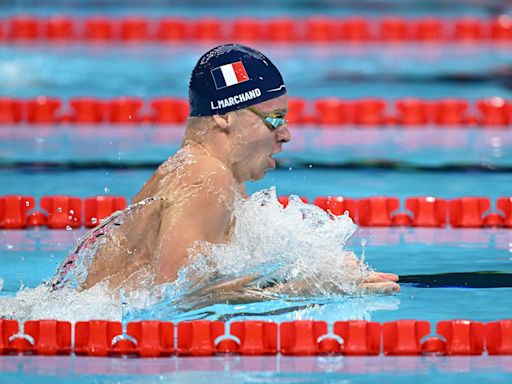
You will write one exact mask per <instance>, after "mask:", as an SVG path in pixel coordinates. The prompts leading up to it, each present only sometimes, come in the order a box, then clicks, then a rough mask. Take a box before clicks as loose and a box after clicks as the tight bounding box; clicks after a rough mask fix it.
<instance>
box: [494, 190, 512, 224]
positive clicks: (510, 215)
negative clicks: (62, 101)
mask: <svg viewBox="0 0 512 384" xmlns="http://www.w3.org/2000/svg"><path fill="white" fill-rule="evenodd" d="M496 207H497V208H498V209H499V210H500V211H501V212H503V213H504V215H505V217H504V218H503V225H504V226H505V227H507V228H512V197H500V198H499V199H498V200H497V202H496Z"/></svg>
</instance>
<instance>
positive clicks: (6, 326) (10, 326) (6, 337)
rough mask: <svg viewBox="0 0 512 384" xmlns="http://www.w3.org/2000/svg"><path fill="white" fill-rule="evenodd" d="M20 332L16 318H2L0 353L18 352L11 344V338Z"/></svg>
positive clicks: (0, 325) (0, 324)
mask: <svg viewBox="0 0 512 384" xmlns="http://www.w3.org/2000/svg"><path fill="white" fill-rule="evenodd" d="M17 333H18V322H17V321H16V320H3V319H0V355H7V354H11V353H16V350H15V349H14V348H13V347H12V345H11V338H12V337H13V336H14V335H16V334H17Z"/></svg>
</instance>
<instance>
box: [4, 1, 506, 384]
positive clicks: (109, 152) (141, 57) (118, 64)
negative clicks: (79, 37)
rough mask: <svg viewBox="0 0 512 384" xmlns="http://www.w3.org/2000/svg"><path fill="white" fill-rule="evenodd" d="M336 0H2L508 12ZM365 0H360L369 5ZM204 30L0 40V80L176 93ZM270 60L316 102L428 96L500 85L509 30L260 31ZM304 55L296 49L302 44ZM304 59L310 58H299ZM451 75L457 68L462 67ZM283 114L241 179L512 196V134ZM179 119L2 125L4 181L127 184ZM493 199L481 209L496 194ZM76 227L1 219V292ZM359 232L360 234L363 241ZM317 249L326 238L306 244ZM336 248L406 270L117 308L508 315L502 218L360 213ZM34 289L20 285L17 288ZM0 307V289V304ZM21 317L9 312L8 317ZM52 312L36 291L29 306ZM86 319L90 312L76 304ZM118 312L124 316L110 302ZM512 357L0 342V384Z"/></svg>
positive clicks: (63, 8) (129, 9)
mask: <svg viewBox="0 0 512 384" xmlns="http://www.w3.org/2000/svg"><path fill="white" fill-rule="evenodd" d="M379 4H380V6H375V2H372V1H358V2H344V3H343V4H338V3H332V2H329V1H321V2H318V3H315V5H314V6H312V5H311V4H310V3H309V2H307V1H300V2H291V1H285V0H281V1H280V2H278V3H276V2H269V1H263V2H261V3H259V4H256V3H254V4H253V3H251V4H248V3H246V2H241V1H228V2H225V3H224V4H221V5H218V4H215V6H213V5H212V4H210V3H208V2H201V7H195V6H193V5H190V4H189V3H188V2H173V4H172V5H171V4H169V3H168V2H165V1H154V2H150V4H145V5H144V6H142V5H141V3H140V2H136V1H131V2H126V1H123V2H118V1H97V2H94V3H93V4H90V3H89V2H85V1H80V0H76V1H73V2H61V1H50V2H44V3H40V2H23V3H22V2H12V3H9V4H2V5H0V10H2V14H3V15H14V14H19V13H22V12H27V11H28V12H29V13H32V14H37V15H52V14H55V13H67V14H71V15H73V16H77V17H81V16H87V15H91V14H104V15H107V16H116V17H117V16H120V15H129V14H135V13H136V14H140V15H144V16H148V17H160V16H162V15H168V14H173V15H178V16H184V17H189V18H196V17H201V16H205V15H210V16H212V15H213V16H218V17H240V16H242V15H245V14H253V15H255V16H263V17H270V16H282V15H287V16H294V17H302V16H311V15H313V14H318V13H324V14H329V15H333V16H340V17H346V16H353V15H355V14H357V15H360V16H365V17H366V16H367V17H377V18H379V17H383V16H386V15H387V16H389V15H396V14H400V15H402V16H407V17H422V16H425V15H427V14H428V15H434V16H442V17H446V18H449V17H459V16H462V15H466V16H475V17H482V18H484V17H488V16H489V15H491V14H494V13H496V12H503V13H507V12H509V13H510V11H512V8H511V7H510V4H508V3H506V2H505V4H504V3H503V2H502V1H489V2H485V3H480V2H473V1H466V2H460V4H459V3H453V2H446V1H436V0H431V1H424V2H421V3H415V4H411V3H410V2H407V1H403V0H394V1H388V0H385V1H382V2H379ZM369 5H372V7H369ZM208 48H210V44H204V43H202V44H193V45H192V46H187V45H183V44H178V45H173V46H164V45H159V44H153V43H151V44H139V45H114V44H106V45H99V46H92V45H88V44H52V45H49V44H44V43H40V42H38V43H33V44H9V43H5V42H2V43H0V78H2V81H1V82H0V95H3V96H12V97H22V98H26V97H34V96H38V95H41V94H45V95H48V96H55V97H59V98H62V99H64V100H66V99H68V98H70V97H75V96H84V95H85V96H94V97H98V98H112V97H117V96H120V95H129V96H137V97H142V98H145V99H150V98H153V97H158V96H163V95H165V96H177V97H186V95H187V86H188V76H189V73H190V70H191V68H192V67H193V65H194V64H195V61H196V60H197V58H198V57H199V56H200V55H201V54H202V53H203V52H204V51H205V50H206V49H208ZM258 48H260V49H261V50H262V51H263V52H265V53H266V54H268V56H269V57H271V58H272V59H273V61H274V62H275V63H276V64H277V66H278V67H279V68H281V69H282V71H283V75H284V78H285V80H286V82H287V84H288V89H289V93H290V95H291V96H293V97H302V98H305V99H308V100H314V99H316V98H320V97H327V96H336V97H342V98H345V99H355V98H361V97H383V98H386V99H387V100H390V101H393V100H395V99H398V98H402V97H406V96H413V97H421V98H427V99H435V98H441V97H461V98H466V99H468V100H470V101H474V100H476V99H479V98H483V97H488V96H501V97H504V98H509V99H510V98H512V93H511V89H512V81H511V79H510V65H511V63H512V61H511V60H512V53H511V52H512V51H511V50H510V45H496V44H483V43H479V44H466V45H464V44H428V45H425V46H419V45H414V44H398V45H395V44H389V45H386V46H381V45H378V44H364V45H351V44H345V45H344V44H338V45H336V46H331V45H315V46H314V47H313V46H308V45H301V44H293V45H286V44H285V45H278V44H267V45H261V46H259V47H258ZM306 57H307V58H308V60H305V58H306ZM311 68H313V69H314V70H311ZM461 79H463V80H464V81H462V80H461ZM338 128H339V129H336V128H334V129H332V128H331V129H325V128H322V127H319V126H315V125H305V126H293V125H292V126H291V127H290V129H291V133H292V137H293V140H292V142H291V143H290V144H288V145H286V146H285V150H284V153H282V154H280V155H279V158H278V163H279V167H278V169H277V170H275V171H272V172H269V173H268V174H267V175H266V177H265V178H264V179H263V180H261V181H258V182H255V183H249V184H248V192H249V193H254V192H256V191H258V190H261V189H264V188H269V187H271V186H276V188H277V193H278V195H289V194H296V195H299V196H305V197H307V198H309V199H310V201H312V199H313V198H314V197H317V196H326V195H342V196H345V197H353V198H362V197H368V196H396V197H399V198H400V199H401V201H402V203H403V201H404V200H405V198H407V197H412V196H425V195H433V196H436V197H440V198H447V199H449V198H456V197H462V196H486V197H489V198H490V199H491V200H493V201H495V200H496V199H497V198H498V197H502V196H510V195H512V190H511V185H512V175H511V173H510V170H511V169H512V149H511V148H512V133H511V132H512V131H511V130H510V127H507V128H506V129H493V128H488V127H486V128H464V127H437V126H428V127H422V128H421V129H405V128H400V127H386V128H385V129H379V128H377V129H375V128H374V129H367V128H365V127H351V126H344V127H338ZM182 134H183V127H181V126H170V127H163V126H150V125H149V126H148V125H145V126H140V127H139V126H130V127H128V126H115V127H111V126H108V125H107V124H105V125H102V126H85V127H84V126H81V127H76V126H72V125H70V126H65V125H64V126H58V127H57V126H28V125H26V126H25V125H15V126H2V127H0V196H2V195H7V194H21V195H29V196H34V197H35V198H36V199H39V198H40V197H42V196H45V195H55V194H63V195H70V196H77V197H81V198H85V197H89V196H96V195H104V194H106V195H113V196H125V197H126V198H128V199H129V198H131V197H133V196H134V195H135V194H136V193H137V191H138V190H139V188H140V187H141V186H142V185H143V183H144V182H145V180H147V178H148V177H149V176H150V175H151V173H152V172H153V170H154V169H155V168H156V166H157V165H158V164H159V163H160V162H162V161H164V160H165V159H166V158H167V157H168V156H170V155H172V154H173V153H174V152H175V151H176V150H177V149H178V147H179V145H180V141H181V135H182ZM492 209H494V207H493V208H492ZM84 233H85V230H84V229H79V230H71V231H66V230H46V229H29V230H0V279H1V280H0V282H1V284H0V285H1V289H0V300H1V298H2V297H3V298H5V297H13V296H14V295H16V294H17V293H18V292H19V291H20V289H26V288H28V289H31V288H35V287H37V286H39V285H40V284H41V283H42V282H43V281H46V280H48V279H49V278H50V277H51V276H52V275H53V273H54V271H55V269H56V268H57V267H58V266H59V265H60V263H61V261H62V260H63V258H64V257H65V255H66V254H67V252H68V251H69V250H70V249H71V248H72V246H73V245H74V244H75V242H76V241H77V239H78V238H79V237H80V236H82V235H83V234H84ZM363 240H364V242H365V244H366V245H365V246H364V247H363V245H362V242H363ZM319 246H321V244H319ZM349 248H351V249H353V250H354V251H355V252H356V254H358V255H362V254H363V253H364V255H365V261H366V262H368V264H369V265H370V266H372V267H373V268H375V269H376V270H379V271H386V272H393V273H397V274H399V275H400V276H401V277H402V281H403V283H402V284H401V292H400V293H399V294H395V295H366V296H354V297H350V296H346V297H310V298H307V299H295V300H292V299H288V300H284V299H282V300H275V301H267V302H258V303H249V304H237V305H229V304H216V305H211V306H207V307H203V308H200V309H196V310H193V311H186V312H177V311H175V310H173V309H172V308H169V307H168V306H166V305H160V306H158V305H156V306H153V307H151V308H146V309H144V310H133V311H131V312H128V313H125V314H124V320H128V321H129V320H137V319H147V318H151V319H155V318H157V319H161V320H172V321H181V320H190V319H210V320H224V321H227V322H229V321H233V320H248V319H251V320H252V319H264V320H272V321H277V322H281V321H286V320H298V319H317V320H325V321H328V322H329V323H330V324H331V323H333V322H334V321H337V320H345V319H365V320H372V321H378V322H386V321H394V320H398V319H411V318H413V319H421V320H428V321H430V322H431V324H432V326H434V325H435V323H436V322H437V321H440V320H446V319H454V318H465V319H471V320H477V321H483V322H488V321H494V320H498V319H506V318H510V310H511V308H512V278H511V276H512V231H511V230H510V229H451V228H440V229H437V228H361V229H359V230H358V231H357V232H356V234H355V235H354V237H353V238H352V239H351V242H350V246H349ZM28 292H30V291H28ZM0 305H1V301H0ZM19 315H20V316H21V314H19ZM31 315H32V316H34V317H36V318H41V317H51V316H52V313H51V311H50V309H49V307H46V308H45V303H37V305H36V306H35V307H34V310H33V313H32V314H30V313H28V314H27V313H24V314H23V316H24V317H30V316H31ZM89 315H90V316H91V317H94V316H95V315H96V314H95V313H90V314H89ZM120 316H121V314H120ZM511 367H512V358H511V357H510V356H500V357H490V356H479V357H475V356H471V357H449V358H444V357H401V358H394V357H384V356H379V357H358V358H349V357H341V356H338V357H304V358H302V357H301V358H290V357H284V356H277V357H257V358H247V357H236V356H227V357H213V358H204V359H194V358H176V357H173V358H170V359H137V360H134V359H111V358H101V359H100V358H84V357H75V356H72V357H51V358H45V357H39V356H33V357H23V356H8V357H3V356H2V357H0V381H1V382H20V381H23V382H34V383H36V382H37V383H39V382H45V381H52V382H53V381H56V380H58V381H59V382H73V383H76V382H166V381H178V382H194V383H197V382H207V381H208V382H237V383H238V382H280V381H286V382H301V383H303V382H304V383H305V382H316V381H325V382H338V381H340V382H350V383H352V382H354V383H359V382H360V383H373V382H376V381H379V382H383V383H387V382H393V383H401V382H404V383H405V382H407V383H409V382H411V380H414V378H413V377H414V376H419V375H423V377H422V379H421V380H422V382H435V383H444V382H446V383H451V382H459V381H465V382H475V383H476V382H478V383H479V382H482V381H483V380H486V381H492V382H508V381H509V380H508V379H509V377H510V373H511Z"/></svg>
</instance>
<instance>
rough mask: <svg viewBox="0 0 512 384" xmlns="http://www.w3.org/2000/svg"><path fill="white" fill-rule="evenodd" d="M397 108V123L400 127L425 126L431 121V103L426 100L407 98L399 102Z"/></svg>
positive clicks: (396, 104)
mask: <svg viewBox="0 0 512 384" xmlns="http://www.w3.org/2000/svg"><path fill="white" fill-rule="evenodd" d="M395 108H396V110H397V112H398V116H396V121H397V123H398V124H400V125H412V126H414V125H425V124H428V123H429V122H430V121H431V113H430V111H431V109H432V108H431V107H430V103H429V102H427V101H424V100H419V99H414V98H407V99H401V100H397V101H396V102H395Z"/></svg>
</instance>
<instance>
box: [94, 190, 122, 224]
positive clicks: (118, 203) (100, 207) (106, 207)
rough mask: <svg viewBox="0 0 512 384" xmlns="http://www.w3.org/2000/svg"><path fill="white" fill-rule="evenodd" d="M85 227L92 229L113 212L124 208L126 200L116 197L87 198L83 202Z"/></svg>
mask: <svg viewBox="0 0 512 384" xmlns="http://www.w3.org/2000/svg"><path fill="white" fill-rule="evenodd" d="M84 206H85V226H86V227H88V228H93V227H95V226H97V225H98V224H99V223H100V221H101V220H102V219H104V218H106V217H109V216H110V215H111V214H112V213H114V212H115V211H119V210H122V209H125V208H126V198H124V197H116V196H96V197H88V198H86V199H85V201H84Z"/></svg>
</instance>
